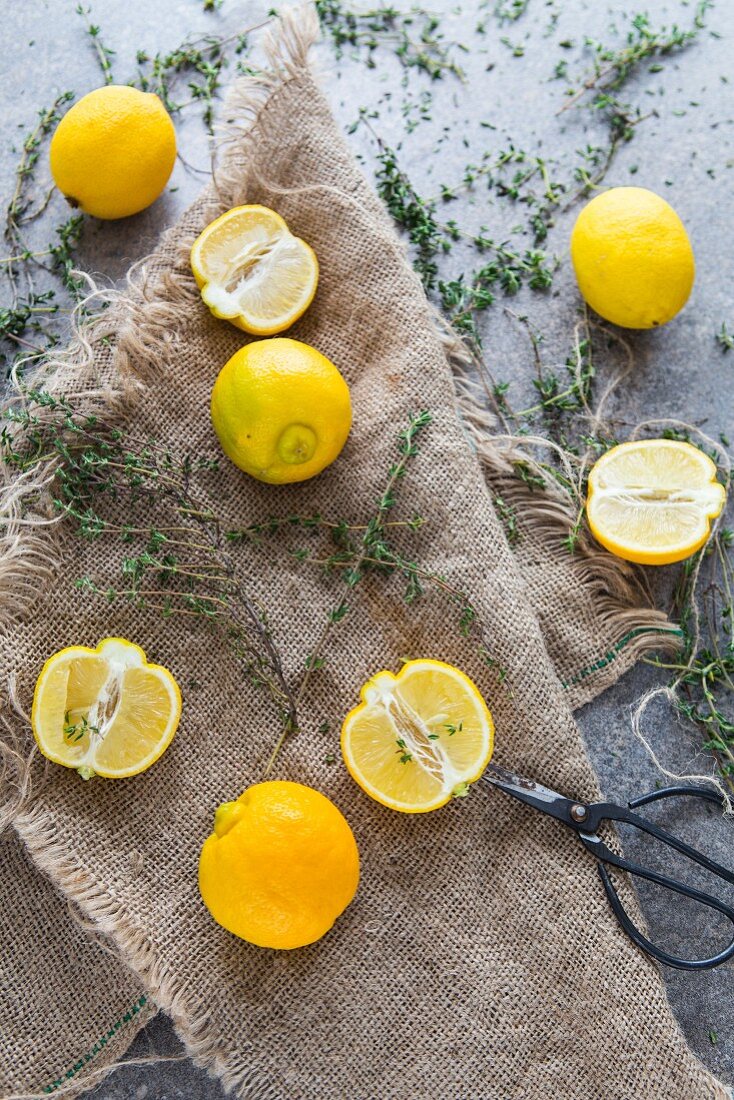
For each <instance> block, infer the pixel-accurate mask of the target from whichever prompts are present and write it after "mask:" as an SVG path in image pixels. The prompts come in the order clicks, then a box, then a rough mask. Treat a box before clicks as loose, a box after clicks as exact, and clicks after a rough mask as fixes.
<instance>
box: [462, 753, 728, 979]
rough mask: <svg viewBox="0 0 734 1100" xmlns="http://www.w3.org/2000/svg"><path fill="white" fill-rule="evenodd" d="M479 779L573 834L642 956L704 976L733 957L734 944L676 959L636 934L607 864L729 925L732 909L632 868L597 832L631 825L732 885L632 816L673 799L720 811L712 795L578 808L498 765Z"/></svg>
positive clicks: (696, 792) (683, 791)
mask: <svg viewBox="0 0 734 1100" xmlns="http://www.w3.org/2000/svg"><path fill="white" fill-rule="evenodd" d="M483 778H485V779H487V780H489V782H490V783H492V784H494V786H495V787H499V788H500V790H502V791H505V792H506V793H507V794H510V795H512V797H513V798H518V799H519V800H520V801H521V802H525V803H527V805H528V806H534V807H535V809H536V810H540V811H541V813H544V814H550V816H551V817H555V818H556V819H557V820H558V821H562V822H563V824H564V825H568V826H569V828H571V829H574V830H575V832H576V833H577V835H578V837H579V840H580V841H581V843H582V844H583V846H584V848H586V850H587V852H591V854H592V855H593V856H594V858H595V859H596V860H597V869H598V871H599V877H600V878H601V881H602V884H603V886H604V889H605V891H606V894H607V897H608V899H609V903H610V905H611V907H612V909H613V910H614V914H615V916H616V918H617V920H618V921H619V923H620V924H621V926H622V928H623V929H624V930H625V932H626V933H627V935H628V936H629V938H630V939H631V940H632V941H633V943H636V944H637V946H638V947H639V948H641V950H642V951H645V952H646V953H647V954H648V955H651V956H652V958H653V959H657V960H658V962H661V963H665V964H666V965H667V966H674V967H676V968H677V969H678V970H708V969H710V968H711V967H712V966H720V965H721V963H724V962H726V961H727V960H728V959H730V958H732V956H734V939H732V941H731V943H730V944H729V946H728V947H726V948H724V950H723V951H720V952H719V954H718V955H713V956H712V957H711V958H710V959H679V958H677V957H676V956H675V955H671V954H669V952H667V951H664V950H663V949H662V948H660V947H656V946H655V944H654V943H651V942H650V940H648V939H647V937H646V936H644V935H643V934H642V932H640V930H639V928H637V927H636V925H634V924H633V923H632V920H631V919H630V917H629V916H628V914H627V912H626V910H625V909H624V907H623V906H622V902H621V901H620V899H619V894H618V893H617V891H616V890H615V888H614V885H613V884H612V880H611V878H610V877H609V872H608V871H607V868H606V866H605V864H609V865H610V866H612V867H619V868H621V869H622V870H623V871H629V873H630V874H631V875H638V876H639V877H640V878H644V879H648V880H649V881H650V882H655V883H657V884H658V886H663V887H665V888H666V889H668V890H673V891H674V892H675V893H676V894H683V895H685V897H687V898H693V900H694V901H698V902H700V903H701V904H702V905H707V906H708V907H709V908H710V909H716V910H718V912H719V913H723V914H724V916H726V917H728V918H729V920H730V921H731V922H732V924H733V925H734V909H732V908H731V907H730V906H728V905H726V904H725V903H724V902H723V901H719V899H718V898H715V897H712V896H711V895H710V894H705V893H703V892H702V891H701V890H694V889H693V887H692V886H686V885H685V883H682V882H678V881H677V880H676V879H673V878H669V877H668V876H667V875H660V874H658V873H657V872H656V871H651V870H648V869H646V868H644V867H640V866H639V864H637V863H631V862H630V861H629V860H627V859H624V858H623V857H622V856H620V855H617V853H616V852H613V851H612V849H611V848H609V847H607V845H606V844H605V843H604V841H603V840H602V838H601V837H600V836H599V835H598V832H597V830H598V829H599V826H600V825H601V823H602V822H603V821H621V822H625V823H626V824H628V825H634V826H635V827H636V828H638V829H641V830H642V831H643V832H645V833H648V834H649V835H650V836H654V837H656V838H657V839H658V840H660V841H662V843H663V844H667V845H669V846H670V847H671V848H675V850H676V851H677V852H681V853H682V854H683V855H684V856H687V857H688V858H689V859H691V860H693V861H694V863H698V864H699V865H700V866H701V867H705V868H706V870H707V871H711V873H712V874H714V875H718V877H719V878H722V879H724V880H725V881H726V882H733V883H734V871H729V870H727V869H726V867H722V866H721V865H720V864H718V863H715V862H714V861H713V860H712V859H709V858H708V857H707V856H705V855H703V854H702V853H701V852H697V851H696V849H695V848H691V847H690V845H688V844H684V843H683V841H682V840H678V838H677V837H675V836H673V835H672V834H671V833H668V832H666V831H665V830H664V829H660V828H658V826H657V825H654V824H653V823H652V822H651V821H647V820H646V819H645V818H644V817H640V816H639V815H638V814H635V813H632V810H633V809H635V808H636V807H638V806H645V805H647V804H648V803H649V802H657V800H658V799H661V798H670V797H673V796H676V795H683V796H685V797H691V798H703V799H705V800H706V801H707V802H714V803H716V804H717V805H719V806H723V799H722V798H721V797H720V796H719V795H718V794H716V793H714V791H711V790H707V789H705V788H703V787H664V788H662V789H661V790H659V791H652V792H651V793H650V794H646V795H643V796H642V797H641V798H635V799H634V800H633V801H632V802H629V803H628V804H627V806H619V805H617V804H616V803H614V802H580V801H578V802H577V801H575V800H574V799H573V798H566V797H565V796H564V795H562V794H558V793H557V792H556V791H551V790H549V789H548V787H544V786H543V785H542V784H541V783H536V782H534V780H532V779H524V778H523V777H522V776H521V775H515V773H514V772H511V771H508V770H507V769H506V768H501V767H500V766H499V765H498V764H488V765H487V769H486V771H485V772H484V777H483Z"/></svg>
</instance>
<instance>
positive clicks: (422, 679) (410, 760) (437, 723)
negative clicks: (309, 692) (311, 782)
mask: <svg viewBox="0 0 734 1100" xmlns="http://www.w3.org/2000/svg"><path fill="white" fill-rule="evenodd" d="M361 697H362V702H361V703H360V705H359V706H358V707H355V709H354V710H352V711H350V712H349V714H348V715H347V716H346V718H345V719H344V725H343V727H342V738H341V743H342V753H343V756H344V762H345V764H346V766H347V770H348V771H349V773H350V775H351V776H352V778H353V779H354V780H356V782H357V783H358V784H359V785H360V787H361V788H362V790H363V791H365V792H366V793H367V794H368V795H370V797H372V798H374V799H376V801H377V802H381V803H382V805H383V806H389V807H390V808H391V809H393V810H402V811H403V813H411V814H420V813H426V812H427V811H428V810H436V809H438V807H439V806H444V805H445V804H446V803H447V802H448V801H449V800H450V799H451V798H452V797H455V796H460V795H464V794H466V792H467V788H468V784H469V783H473V782H474V781H475V780H477V779H479V777H480V776H481V774H482V772H483V771H484V769H485V768H486V766H487V764H488V763H489V759H490V757H491V755H492V747H493V743H494V723H493V722H492V715H491V714H490V713H489V710H488V709H487V704H486V703H485V702H484V699H483V698H482V696H481V695H480V693H479V689H478V688H477V686H476V684H474V683H473V682H472V681H471V680H470V679H469V677H468V676H465V675H464V673H463V672H461V671H460V670H459V669H458V668H454V667H453V665H447V664H444V663H443V661H432V660H422V661H408V662H406V664H405V665H404V666H403V668H402V669H401V670H400V672H399V673H398V674H397V676H394V675H393V674H392V672H386V671H383V672H378V673H377V674H376V675H375V676H373V677H372V679H371V680H368V681H367V683H366V684H365V685H364V687H363V688H362V691H361Z"/></svg>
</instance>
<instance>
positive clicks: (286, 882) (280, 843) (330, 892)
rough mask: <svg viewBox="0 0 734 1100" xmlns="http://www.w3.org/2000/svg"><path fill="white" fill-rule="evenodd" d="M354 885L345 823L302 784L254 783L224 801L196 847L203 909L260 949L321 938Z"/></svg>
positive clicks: (353, 850) (355, 855) (353, 851)
mask: <svg viewBox="0 0 734 1100" xmlns="http://www.w3.org/2000/svg"><path fill="white" fill-rule="evenodd" d="M358 884H359V852H358V851H357V843H356V841H355V839H354V835H353V833H352V830H351V829H350V827H349V825H348V823H347V821H346V819H345V818H344V817H343V815H342V814H341V813H340V811H339V810H338V809H337V808H336V806H335V805H334V803H333V802H331V801H330V800H329V799H328V798H326V796H325V795H323V794H320V793H319V791H315V790H313V788H311V787H305V786H303V785H302V784H301V783H287V782H277V781H271V782H267V783H257V784H256V785H255V786H254V787H250V788H248V790H246V791H245V792H244V794H241V795H240V797H239V798H238V799H237V801H236V802H225V803H223V805H221V806H220V807H219V808H218V810H217V812H216V814H215V817H214V832H213V833H212V835H211V836H209V837H208V838H207V839H206V840H205V841H204V846H203V848H202V849H201V857H200V860H199V891H200V893H201V896H202V899H203V901H204V904H205V905H206V907H207V909H208V910H209V912H210V913H211V915H212V916H213V917H214V920H215V921H216V922H217V924H221V926H222V927H223V928H226V929H227V931H228V932H233V933H234V935H235V936H239V937H240V939H243V940H247V941H248V942H249V943H254V944H256V945H257V946H258V947H277V948H281V949H282V948H286V949H291V948H294V947H304V946H305V945H306V944H309V943H314V942H315V941H316V940H320V939H321V937H322V936H323V935H325V934H326V933H327V932H328V931H329V929H330V928H331V926H332V925H333V923H334V921H335V920H336V918H337V917H338V916H339V915H340V914H341V913H343V912H344V910H345V909H346V907H347V906H348V905H349V903H350V901H351V900H352V898H353V897H354V895H355V894H356V892H357V886H358Z"/></svg>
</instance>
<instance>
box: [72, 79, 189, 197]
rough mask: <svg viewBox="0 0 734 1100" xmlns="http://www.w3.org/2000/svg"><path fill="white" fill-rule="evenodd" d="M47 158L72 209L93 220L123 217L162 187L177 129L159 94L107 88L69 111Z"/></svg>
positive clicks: (173, 152) (170, 168) (116, 86)
mask: <svg viewBox="0 0 734 1100" xmlns="http://www.w3.org/2000/svg"><path fill="white" fill-rule="evenodd" d="M50 158H51V174H52V176H53V178H54V182H55V183H56V186H57V187H58V188H59V190H60V191H62V192H63V194H64V195H65V196H66V198H67V200H68V201H69V202H70V203H71V205H72V206H75V207H79V209H80V210H83V211H84V212H85V213H86V214H92V215H93V216H94V217H95V218H105V219H110V218H126V217H128V215H129V214H137V213H138V212H139V211H140V210H144V209H145V208H146V206H150V204H151V203H152V202H155V200H156V199H157V198H158V196H159V195H160V193H161V191H162V190H163V188H164V187H165V186H166V183H167V182H168V178H169V176H170V175H171V172H172V171H173V165H174V163H175V160H176V131H175V130H174V128H173V123H172V122H171V119H170V117H169V115H168V112H167V111H166V109H165V107H164V106H163V104H162V103H161V101H160V99H159V98H158V96H157V95H153V94H152V93H148V92H140V91H138V90H137V88H128V87H127V86H125V85H119V84H108V85H106V86H105V87H104V88H97V89H96V91H94V92H90V93H89V95H85V96H84V98H83V99H80V100H79V102H78V103H75V104H74V106H73V107H72V108H71V109H70V110H69V111H67V113H66V114H65V115H64V117H63V118H62V120H61V122H60V123H59V125H58V126H57V127H56V131H55V132H54V136H53V138H52V139H51V149H50Z"/></svg>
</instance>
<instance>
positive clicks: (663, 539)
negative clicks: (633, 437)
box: [586, 439, 726, 565]
mask: <svg viewBox="0 0 734 1100" xmlns="http://www.w3.org/2000/svg"><path fill="white" fill-rule="evenodd" d="M725 497H726V493H725V490H724V487H723V485H721V484H720V483H719V482H718V481H716V467H715V465H714V463H713V462H712V461H711V459H710V458H709V457H708V455H705V454H703V452H702V451H699V450H698V448H697V447H693V446H692V445H691V444H690V443H682V442H679V441H678V440H673V439H644V440H638V441H636V442H632V443H622V444H620V446H618V447H613V448H612V449H611V450H610V451H608V452H607V454H605V455H603V456H602V458H600V459H599V461H598V462H597V463H596V465H595V466H594V468H593V469H592V471H591V474H590V475H589V495H588V500H587V503H586V512H587V516H588V520H589V527H590V528H591V531H592V534H593V535H594V537H595V538H596V539H597V541H598V542H600V543H601V544H602V546H605V547H606V548H607V549H608V550H611V552H612V553H613V554H617V555H618V556H619V557H622V558H625V559H626V560H627V561H634V562H640V563H641V564H647V565H667V564H669V563H671V562H675V561H682V560H683V559H684V558H687V557H689V556H690V555H691V554H693V553H695V551H696V550H698V549H699V548H700V547H701V546H703V544H704V543H705V541H706V539H707V538H708V536H709V532H710V529H711V522H710V521H711V520H712V519H713V518H715V517H716V516H718V515H719V513H720V512H721V509H722V508H723V506H724V500H725Z"/></svg>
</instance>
